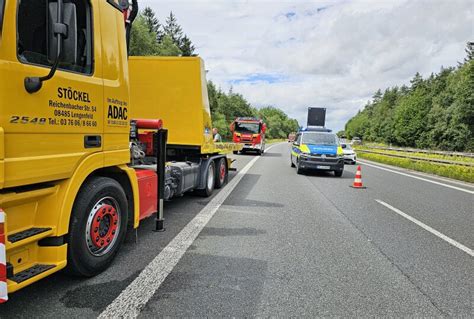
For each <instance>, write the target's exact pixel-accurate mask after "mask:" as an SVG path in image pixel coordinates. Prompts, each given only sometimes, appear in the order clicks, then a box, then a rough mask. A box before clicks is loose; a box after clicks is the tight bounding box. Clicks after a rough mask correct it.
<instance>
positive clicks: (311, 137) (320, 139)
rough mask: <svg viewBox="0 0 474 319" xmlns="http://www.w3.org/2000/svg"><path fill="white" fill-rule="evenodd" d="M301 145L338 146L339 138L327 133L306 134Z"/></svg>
mask: <svg viewBox="0 0 474 319" xmlns="http://www.w3.org/2000/svg"><path fill="white" fill-rule="evenodd" d="M301 143H303V144H323V145H337V138H336V135H335V134H327V133H304V134H303V136H302V140H301Z"/></svg>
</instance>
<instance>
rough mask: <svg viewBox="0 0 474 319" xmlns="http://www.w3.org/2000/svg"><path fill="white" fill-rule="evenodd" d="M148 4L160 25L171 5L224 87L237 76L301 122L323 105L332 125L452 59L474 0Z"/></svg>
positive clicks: (469, 32) (173, 0)
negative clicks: (391, 88)
mask: <svg viewBox="0 0 474 319" xmlns="http://www.w3.org/2000/svg"><path fill="white" fill-rule="evenodd" d="M147 5H148V6H151V7H152V8H153V9H154V10H155V12H157V15H158V17H159V18H160V20H161V21H162V22H163V20H164V18H165V16H166V15H167V14H168V13H169V11H170V10H173V12H174V13H175V14H176V16H177V18H178V21H179V23H180V24H181V25H182V26H183V29H184V31H185V32H186V33H187V34H188V35H189V36H190V38H191V39H192V41H193V42H194V44H195V45H196V47H197V51H198V53H199V54H200V56H201V57H203V58H204V60H205V61H206V66H207V69H209V74H208V78H209V79H211V80H213V81H214V82H216V83H217V84H218V85H220V86H221V87H223V88H224V89H228V88H229V87H230V85H231V83H234V85H233V87H234V91H237V92H240V93H242V94H243V95H244V96H245V97H246V98H247V99H248V100H249V101H250V102H251V103H253V104H255V105H257V106H262V105H268V104H271V105H275V106H278V107H280V108H282V109H283V110H285V111H286V112H287V113H288V114H289V115H290V116H292V117H295V118H297V119H298V120H299V121H300V124H303V125H304V124H305V122H306V107H308V106H324V107H327V108H328V116H327V121H328V123H327V124H328V127H331V128H334V129H337V130H338V129H342V128H343V126H344V124H345V122H346V121H347V120H348V119H349V118H350V117H351V116H353V115H354V114H355V113H356V112H357V110H359V109H360V108H362V106H363V105H364V104H365V102H366V101H367V100H368V99H370V97H371V96H372V94H373V93H374V92H375V91H376V90H377V89H379V88H381V89H384V88H386V87H388V86H393V85H401V84H407V83H408V81H409V79H410V78H411V77H413V75H414V74H415V73H416V72H417V71H419V72H420V73H422V74H423V75H428V74H430V73H431V72H437V71H439V69H440V67H441V66H442V65H443V66H451V65H456V63H457V61H460V60H462V59H463V58H464V55H465V54H464V48H465V45H466V42H467V41H472V40H474V22H473V21H474V2H473V1H471V0H424V1H413V0H399V1H376V0H373V1H368V0H365V1H364V0H354V1H342V0H341V1H299V0H293V1H271V0H246V1H245V0H193V1H184V0H160V1H152V0H148V1H140V6H141V7H142V8H143V7H145V6H147ZM256 74H269V75H272V76H273V75H278V76H279V78H281V80H279V81H278V80H276V81H255V75H256ZM245 78H251V79H252V81H249V82H245V81H242V79H245ZM270 78H273V77H270ZM235 80H239V81H238V82H237V83H235V82H234V81H235Z"/></svg>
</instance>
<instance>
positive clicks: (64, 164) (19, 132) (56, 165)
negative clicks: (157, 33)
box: [0, 0, 103, 187]
mask: <svg viewBox="0 0 474 319" xmlns="http://www.w3.org/2000/svg"><path fill="white" fill-rule="evenodd" d="M94 2H95V1H94ZM13 4H14V2H10V5H9V6H7V7H6V10H7V11H8V12H5V17H8V19H10V20H9V21H5V22H8V23H5V24H4V28H3V35H2V38H3V39H2V41H3V43H2V49H3V50H2V53H3V54H4V56H2V57H1V60H2V61H0V62H1V63H0V68H2V70H1V72H2V75H3V74H4V75H5V76H2V78H1V79H0V95H1V96H2V107H1V116H0V127H2V128H3V130H4V138H3V139H1V141H2V142H3V141H4V144H0V145H2V146H3V147H2V150H3V151H4V154H3V155H4V164H3V166H4V173H3V174H2V175H1V176H2V177H3V179H4V187H13V186H18V185H26V184H33V183H39V182H45V181H48V180H57V179H61V178H67V177H70V176H71V175H72V173H73V172H74V170H75V168H76V167H77V165H78V164H79V162H80V160H81V159H83V158H84V157H85V156H87V155H88V154H90V153H93V152H98V151H101V150H102V135H103V123H102V114H103V80H102V65H101V63H100V61H101V47H100V45H93V42H94V39H95V40H96V42H97V43H100V38H101V34H100V28H93V27H92V26H93V24H94V22H95V21H97V22H99V21H100V14H99V10H92V7H91V4H90V2H89V1H73V2H70V3H65V4H64V9H65V10H67V11H68V14H65V15H64V17H65V19H66V20H67V21H64V22H65V23H66V24H68V25H69V27H68V32H69V34H68V38H69V40H67V41H65V43H64V50H63V58H62V60H61V63H60V66H59V69H58V71H57V72H56V74H55V75H54V77H53V78H52V79H50V80H48V81H45V82H43V85H42V88H41V89H40V90H39V91H38V92H36V93H28V92H27V91H26V90H25V86H24V80H25V78H27V77H41V76H45V75H46V74H48V72H49V71H50V68H51V65H52V62H51V61H52V60H53V59H54V56H55V55H54V53H55V52H54V49H53V46H54V42H55V39H56V38H55V37H53V36H52V35H50V33H49V31H47V30H48V23H49V22H48V21H51V16H54V15H55V10H54V6H53V7H51V5H54V3H51V4H48V1H46V0H22V1H21V2H20V1H18V5H17V7H15V6H14V5H13ZM13 19H16V21H14V20H13ZM73 25H74V26H76V27H75V28H74V27H72V26H73ZM32 133H33V134H32ZM0 137H1V136H0ZM0 165H2V164H0Z"/></svg>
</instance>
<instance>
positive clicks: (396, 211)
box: [375, 199, 474, 257]
mask: <svg viewBox="0 0 474 319" xmlns="http://www.w3.org/2000/svg"><path fill="white" fill-rule="evenodd" d="M375 201H376V202H378V203H379V204H381V205H383V206H385V207H387V208H388V209H390V210H392V211H394V212H395V213H397V214H398V215H400V216H402V217H404V218H406V219H408V220H409V221H411V222H413V223H415V224H417V225H418V226H420V227H421V228H423V229H424V230H427V231H429V232H430V233H432V234H433V235H435V236H437V237H439V238H441V239H442V240H444V241H446V242H448V243H449V244H451V245H453V246H454V247H456V248H459V249H461V250H462V251H464V252H465V253H466V254H468V255H470V256H471V257H474V250H472V249H471V248H469V247H466V246H464V245H463V244H460V243H458V242H457V241H455V240H454V239H451V238H449V237H448V236H446V235H444V234H443V233H440V232H439V231H437V230H436V229H434V228H431V227H430V226H428V225H426V224H424V223H422V222H420V221H419V220H418V219H416V218H413V217H411V216H410V215H408V214H405V213H404V212H402V211H401V210H399V209H398V208H395V207H393V206H391V205H390V204H387V203H385V202H384V201H381V200H380V199H376V200H375Z"/></svg>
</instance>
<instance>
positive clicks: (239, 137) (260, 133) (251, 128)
mask: <svg viewBox="0 0 474 319" xmlns="http://www.w3.org/2000/svg"><path fill="white" fill-rule="evenodd" d="M230 130H231V132H232V141H233V142H234V143H239V144H242V152H247V151H251V152H256V153H257V154H258V155H262V154H263V153H264V152H265V132H266V130H267V126H266V124H265V123H264V122H263V121H262V120H260V119H256V118H252V117H239V118H236V119H235V120H234V122H232V124H231V127H230ZM234 153H235V152H234Z"/></svg>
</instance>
